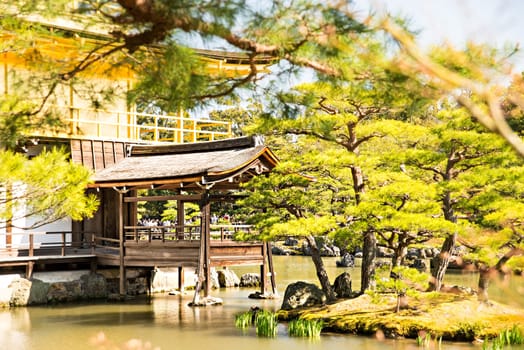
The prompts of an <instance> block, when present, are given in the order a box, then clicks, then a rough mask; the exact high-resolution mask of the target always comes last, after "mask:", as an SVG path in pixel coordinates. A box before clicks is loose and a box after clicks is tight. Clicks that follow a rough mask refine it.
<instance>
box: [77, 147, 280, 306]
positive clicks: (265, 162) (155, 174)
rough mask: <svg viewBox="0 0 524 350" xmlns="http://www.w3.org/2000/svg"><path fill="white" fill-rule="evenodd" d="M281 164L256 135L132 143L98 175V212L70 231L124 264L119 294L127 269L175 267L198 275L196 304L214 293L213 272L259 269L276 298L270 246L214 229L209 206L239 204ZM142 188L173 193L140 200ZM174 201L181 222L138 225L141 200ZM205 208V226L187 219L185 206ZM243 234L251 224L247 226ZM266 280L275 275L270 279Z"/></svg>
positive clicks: (109, 260) (102, 259)
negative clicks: (248, 188) (238, 196)
mask: <svg viewBox="0 0 524 350" xmlns="http://www.w3.org/2000/svg"><path fill="white" fill-rule="evenodd" d="M277 162H278V160H277V158H276V157H275V155H274V154H273V152H272V151H271V150H270V149H269V148H268V147H266V146H265V145H264V144H263V141H262V139H261V138H259V137H242V138H235V139H227V140H221V141H211V142H198V143H193V144H169V145H133V146H129V147H128V151H127V156H126V157H125V158H123V159H122V160H120V161H119V162H117V163H115V164H113V165H110V166H108V167H106V168H104V169H101V170H99V171H96V172H95V175H94V183H92V184H91V185H90V189H89V191H90V192H92V193H96V194H97V196H98V197H99V199H100V207H99V210H98V212H97V213H96V215H95V216H94V217H93V218H91V219H89V220H84V221H83V222H78V223H76V224H75V225H74V226H73V235H74V236H76V239H75V240H78V241H81V240H82V239H81V237H82V238H83V237H85V236H86V235H88V233H91V234H92V233H94V235H92V240H93V243H94V244H93V246H94V247H95V250H94V252H95V254H96V256H97V263H98V264H99V265H105V266H119V268H120V294H121V295H124V294H126V268H132V267H140V268H151V269H153V268H155V267H178V269H179V286H180V287H181V288H183V284H184V281H183V275H184V273H183V269H184V268H188V267H189V268H195V269H196V271H197V274H198V281H197V284H196V290H195V298H194V303H195V304H198V303H199V302H200V299H199V294H200V291H201V290H203V291H204V296H205V298H204V300H206V299H207V298H208V297H209V296H210V290H211V283H210V279H211V268H212V267H218V266H224V267H227V266H233V265H259V266H260V275H261V293H262V294H263V295H269V294H268V287H269V284H270V283H271V286H272V292H273V294H275V293H276V286H275V276H274V271H273V266H272V259H271V249H270V246H269V244H268V243H264V242H240V241H235V240H233V239H232V230H233V229H238V227H234V226H232V227H230V228H228V229H227V230H224V229H218V228H216V227H215V228H214V227H213V226H212V225H211V216H212V215H211V205H210V204H211V202H212V201H231V200H234V193H235V191H236V190H238V188H239V184H241V183H243V182H246V181H248V180H249V179H251V178H252V177H254V176H257V175H263V174H266V173H268V172H269V171H271V169H273V168H274V167H275V166H276V164H277ZM144 189H163V190H169V193H170V194H169V195H162V196H158V195H157V196H148V195H139V193H143V192H146V191H140V190H144ZM164 200H176V201H177V221H176V223H175V224H173V225H169V226H156V227H151V226H139V225H138V222H137V203H138V202H140V201H164ZM187 202H195V203H198V205H199V207H200V222H199V223H198V224H197V225H188V224H187V223H185V222H184V203H187ZM243 229H246V227H243ZM268 276H270V277H271V278H270V279H268Z"/></svg>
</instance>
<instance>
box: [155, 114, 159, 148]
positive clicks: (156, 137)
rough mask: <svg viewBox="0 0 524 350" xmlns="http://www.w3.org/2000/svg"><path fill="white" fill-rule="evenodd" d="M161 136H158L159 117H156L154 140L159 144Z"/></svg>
mask: <svg viewBox="0 0 524 350" xmlns="http://www.w3.org/2000/svg"><path fill="white" fill-rule="evenodd" d="M158 139H159V136H158V116H155V136H154V140H155V142H158Z"/></svg>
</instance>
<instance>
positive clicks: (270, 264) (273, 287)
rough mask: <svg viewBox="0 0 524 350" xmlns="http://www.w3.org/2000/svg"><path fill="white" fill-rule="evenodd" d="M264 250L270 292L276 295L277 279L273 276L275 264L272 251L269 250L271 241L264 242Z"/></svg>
mask: <svg viewBox="0 0 524 350" xmlns="http://www.w3.org/2000/svg"><path fill="white" fill-rule="evenodd" d="M266 251H267V264H268V267H269V273H270V276H271V292H272V293H273V295H278V291H277V281H276V277H275V266H274V265H273V252H272V251H271V243H270V242H267V243H266Z"/></svg>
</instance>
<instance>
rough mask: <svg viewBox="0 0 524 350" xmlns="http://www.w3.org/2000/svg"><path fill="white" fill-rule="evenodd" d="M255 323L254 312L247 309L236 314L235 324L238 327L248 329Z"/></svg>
mask: <svg viewBox="0 0 524 350" xmlns="http://www.w3.org/2000/svg"><path fill="white" fill-rule="evenodd" d="M252 325H253V313H252V312H251V311H246V312H243V313H241V314H238V315H236V316H235V326H236V327H237V328H241V329H246V328H249V327H251V326H252Z"/></svg>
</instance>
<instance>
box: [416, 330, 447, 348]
mask: <svg viewBox="0 0 524 350" xmlns="http://www.w3.org/2000/svg"><path fill="white" fill-rule="evenodd" d="M434 342H435V343H436V344H437V349H439V350H440V349H442V337H437V336H435V340H434ZM431 343H432V338H431V334H430V333H425V332H420V333H419V335H418V336H417V345H418V346H420V347H423V348H424V349H433V348H434V347H432V346H431Z"/></svg>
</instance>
